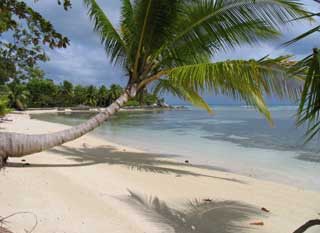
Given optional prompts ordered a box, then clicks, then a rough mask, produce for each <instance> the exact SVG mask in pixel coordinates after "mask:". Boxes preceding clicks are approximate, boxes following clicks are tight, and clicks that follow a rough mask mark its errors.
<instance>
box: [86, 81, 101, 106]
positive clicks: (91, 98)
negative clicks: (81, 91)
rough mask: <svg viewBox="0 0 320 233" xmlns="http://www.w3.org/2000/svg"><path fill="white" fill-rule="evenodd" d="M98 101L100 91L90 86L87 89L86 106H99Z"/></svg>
mask: <svg viewBox="0 0 320 233" xmlns="http://www.w3.org/2000/svg"><path fill="white" fill-rule="evenodd" d="M97 100H98V91H97V88H96V87H94V86H93V85H90V86H89V87H88V88H87V91H86V100H85V104H86V105H89V106H93V107H95V106H97Z"/></svg>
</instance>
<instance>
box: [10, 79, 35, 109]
mask: <svg viewBox="0 0 320 233" xmlns="http://www.w3.org/2000/svg"><path fill="white" fill-rule="evenodd" d="M9 88H10V92H9V96H8V98H9V102H10V106H11V107H13V108H15V109H17V110H19V111H22V110H25V108H26V107H27V101H28V96H29V94H30V93H29V92H28V90H27V89H26V86H25V85H24V84H21V83H19V82H18V81H13V82H12V83H10V84H9Z"/></svg>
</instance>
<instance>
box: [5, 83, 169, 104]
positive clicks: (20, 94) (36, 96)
mask: <svg viewBox="0 0 320 233" xmlns="http://www.w3.org/2000/svg"><path fill="white" fill-rule="evenodd" d="M0 87H1V92H0V96H1V97H2V98H1V99H2V100H1V101H2V104H1V103H0V108H1V105H3V106H4V107H3V108H5V106H7V107H8V108H11V109H17V110H25V109H27V108H48V107H75V106H79V105H86V106H90V107H106V106H108V105H109V104H111V103H112V102H114V101H115V100H116V99H117V98H118V97H119V96H120V95H121V94H122V93H123V91H124V90H123V88H122V87H121V86H120V85H117V84H112V85H111V86H110V87H109V88H108V87H106V86H105V85H102V86H99V87H96V86H93V85H90V86H83V85H73V84H72V83H71V82H69V81H63V82H62V83H60V84H55V83H54V82H53V81H52V80H49V79H42V78H31V79H30V80H29V81H27V82H21V81H19V80H14V81H12V82H10V83H7V84H3V85H1V86H0ZM1 101H0V102H1ZM159 101H160V100H159V99H158V98H157V96H156V95H154V94H150V93H148V92H147V91H144V92H143V93H142V94H141V95H140V96H137V97H136V98H135V99H133V100H131V101H129V103H128V104H127V106H139V105H153V104H156V103H158V102H159ZM162 101H163V100H162ZM0 110H1V109H0Z"/></svg>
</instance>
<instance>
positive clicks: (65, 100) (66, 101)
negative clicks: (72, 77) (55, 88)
mask: <svg viewBox="0 0 320 233" xmlns="http://www.w3.org/2000/svg"><path fill="white" fill-rule="evenodd" d="M58 97H59V98H60V105H61V106H62V107H70V106H71V104H72V98H73V97H74V90H73V84H72V83H70V82H69V81H66V80H65V81H63V83H62V84H61V85H60V87H59V93H58ZM63 105H64V106H63Z"/></svg>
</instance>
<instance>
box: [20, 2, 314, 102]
mask: <svg viewBox="0 0 320 233" xmlns="http://www.w3.org/2000/svg"><path fill="white" fill-rule="evenodd" d="M298 1H299V0H298ZM25 2H27V3H28V4H30V5H31V6H32V7H33V8H35V9H37V10H38V11H39V12H40V13H41V14H42V15H43V16H44V17H45V18H47V19H48V20H50V21H51V22H52V24H53V26H54V27H55V29H56V30H57V31H58V32H60V33H62V34H64V35H66V36H67V37H68V38H69V39H70V46H68V47H67V48H66V49H55V50H50V49H47V54H48V55H49V57H50V61H49V62H46V63H45V64H42V65H41V67H42V68H43V69H44V71H45V72H46V77H47V78H50V79H52V80H54V81H55V82H57V83H59V82H61V81H63V80H68V81H71V82H72V83H74V84H82V85H91V84H93V85H97V86H101V85H103V84H104V85H107V86H109V85H110V84H112V83H119V84H121V85H125V84H126V75H125V73H124V72H123V71H122V70H121V69H120V68H119V67H114V66H112V65H111V63H110V62H109V59H108V57H107V56H106V54H105V52H104V48H103V46H102V45H101V44H100V40H99V37H98V35H97V34H96V33H95V32H93V29H92V23H91V22H90V19H89V17H88V16H87V9H86V7H85V6H84V4H83V1H82V0H73V1H72V4H73V5H72V8H71V9H70V10H68V11H64V10H63V7H58V5H57V1H55V0H41V1H36V2H35V1H34V0H26V1H25ZM97 2H98V3H99V5H100V6H101V7H102V8H103V10H104V11H105V13H106V14H107V16H108V17H109V19H110V20H111V22H112V23H113V24H114V25H115V26H116V27H117V26H118V25H119V19H120V1H119V0H108V1H105V0H97ZM300 2H302V3H304V4H306V7H307V9H309V10H310V11H313V12H317V11H320V4H317V3H315V2H314V1H313V0H300ZM318 23H320V20H319V21H318ZM312 26H314V25H312V24H311V23H310V22H303V23H295V24H292V25H291V26H290V25H288V27H286V29H285V30H283V36H282V37H281V38H280V39H277V40H273V41H268V42H262V43H260V44H259V45H256V46H254V47H250V46H242V47H240V48H236V49H235V50H234V51H230V52H228V53H221V54H217V56H216V57H214V58H213V61H222V60H226V59H252V58H254V59H259V58H262V57H264V56H266V55H270V56H271V57H275V56H279V55H287V54H292V55H294V56H295V57H296V58H302V57H304V56H306V55H307V54H309V53H310V52H311V49H312V48H314V47H319V42H318V43H317V36H312V37H309V38H308V39H305V40H303V41H301V42H299V43H296V44H294V45H293V46H290V47H283V46H281V44H282V43H283V42H285V41H288V40H290V39H292V38H294V37H295V36H297V35H299V34H301V33H303V32H305V31H306V30H307V29H308V28H311V27H312ZM318 38H319V37H318ZM205 99H206V100H207V101H208V102H209V103H212V104H233V103H235V102H234V101H233V100H231V99H229V98H227V97H223V96H218V97H216V96H214V97H212V96H210V95H206V96H205ZM167 100H168V101H169V102H171V103H180V102H179V101H178V100H177V99H175V98H173V97H171V96H167ZM268 103H270V104H273V103H287V101H282V102H279V101H278V100H275V99H272V98H269V99H268Z"/></svg>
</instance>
